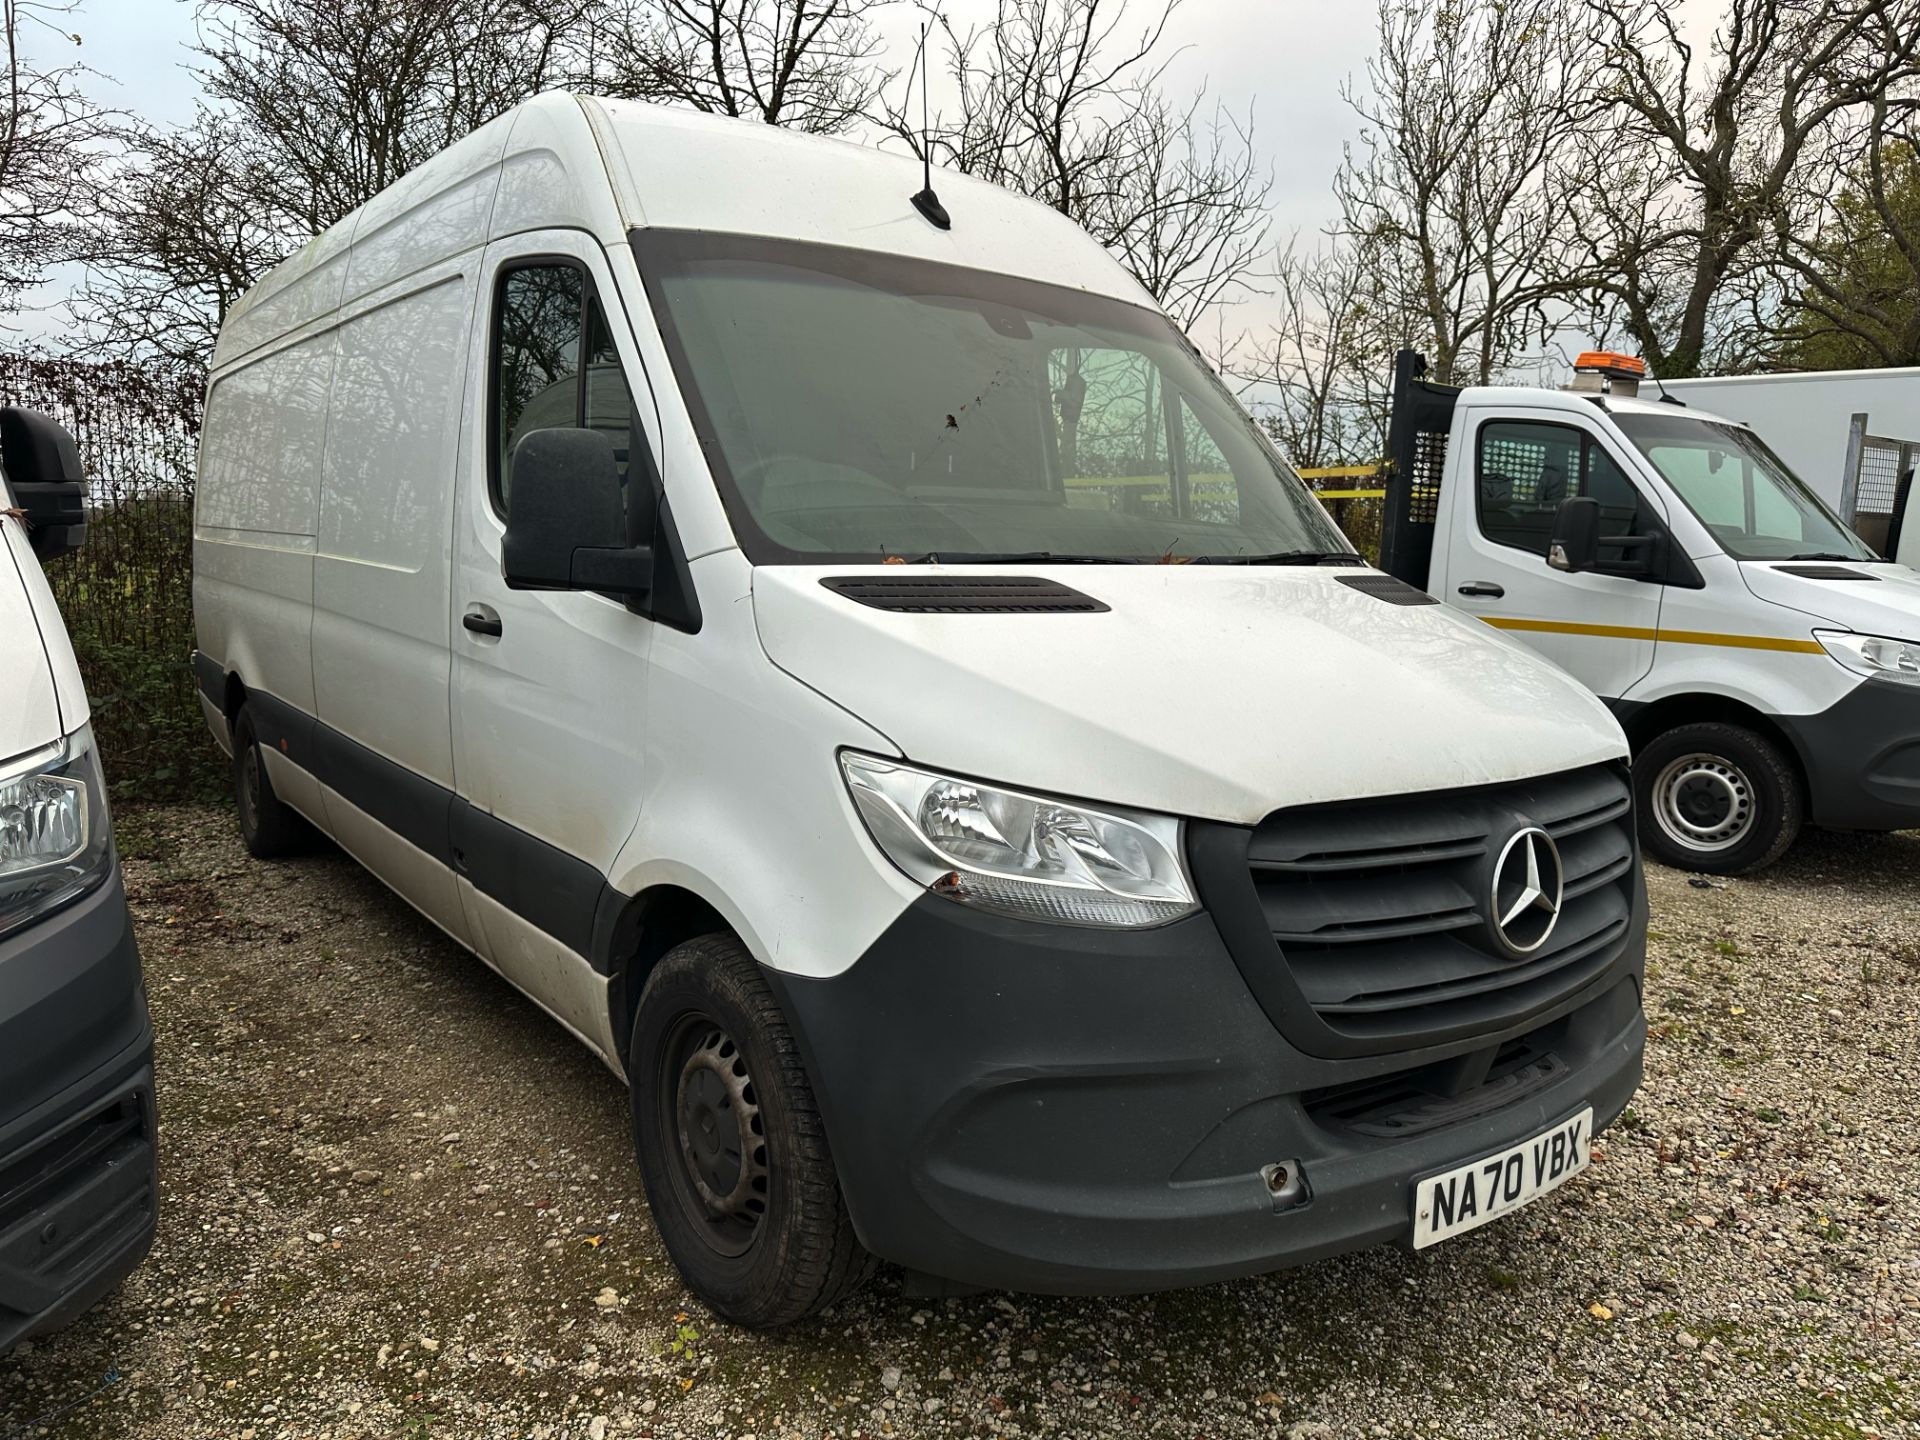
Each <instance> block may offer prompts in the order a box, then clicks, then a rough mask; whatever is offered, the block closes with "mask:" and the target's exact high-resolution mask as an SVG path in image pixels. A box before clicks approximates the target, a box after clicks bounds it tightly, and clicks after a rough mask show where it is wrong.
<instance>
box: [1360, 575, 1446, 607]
mask: <svg viewBox="0 0 1920 1440" xmlns="http://www.w3.org/2000/svg"><path fill="white" fill-rule="evenodd" d="M1334 578H1335V579H1336V580H1338V581H1339V582H1340V583H1341V584H1342V585H1346V586H1350V587H1351V588H1353V589H1355V590H1358V591H1359V592H1360V593H1361V594H1362V595H1371V596H1373V598H1374V599H1376V600H1384V601H1386V602H1387V603H1388V604H1389V605H1438V604H1439V603H1440V602H1439V601H1438V600H1436V599H1434V598H1433V596H1431V595H1429V594H1427V592H1426V591H1424V590H1416V589H1415V588H1414V587H1413V586H1411V585H1409V584H1407V582H1406V581H1404V580H1396V579H1394V578H1393V576H1391V575H1336V576H1335V577H1334Z"/></svg>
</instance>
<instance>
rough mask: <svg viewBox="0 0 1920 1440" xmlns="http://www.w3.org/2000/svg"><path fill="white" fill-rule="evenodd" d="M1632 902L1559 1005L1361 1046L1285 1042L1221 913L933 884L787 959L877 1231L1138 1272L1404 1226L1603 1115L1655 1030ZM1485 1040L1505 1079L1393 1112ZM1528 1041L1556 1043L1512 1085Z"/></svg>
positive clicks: (1089, 1278) (950, 1274)
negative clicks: (1140, 920)
mask: <svg viewBox="0 0 1920 1440" xmlns="http://www.w3.org/2000/svg"><path fill="white" fill-rule="evenodd" d="M1636 896H1637V899H1636V904H1635V911H1636V913H1635V915H1634V925H1633V931H1632V936H1633V938H1632V939H1631V941H1630V942H1629V944H1628V946H1627V950H1626V952H1625V953H1623V955H1622V956H1621V958H1620V961H1619V963H1617V964H1616V965H1614V966H1611V967H1610V968H1609V969H1608V971H1607V972H1606V973H1605V974H1604V975H1602V976H1600V977H1598V978H1597V979H1596V980H1595V981H1594V982H1593V983H1592V984H1590V985H1588V986H1586V987H1584V988H1583V989H1581V990H1580V991H1579V992H1577V993H1576V994H1573V995H1570V996H1567V997H1566V998H1565V999H1564V1001H1563V1002H1562V1003H1560V1004H1558V1005H1556V1006H1554V1007H1552V1008H1551V1009H1549V1010H1547V1011H1545V1012H1542V1013H1539V1014H1535V1015H1532V1016H1530V1017H1529V1018H1528V1019H1527V1020H1526V1021H1525V1022H1524V1023H1522V1024H1520V1025H1517V1026H1515V1027H1513V1028H1512V1029H1511V1030H1509V1031H1497V1032H1492V1033H1489V1034H1483V1035H1478V1036H1475V1037H1473V1039H1471V1040H1470V1041H1463V1042H1457V1043H1453V1044H1448V1045H1438V1046H1431V1047H1428V1048H1425V1049H1420V1050H1414V1051H1403V1052H1399V1053H1390V1054H1374V1055H1366V1056H1361V1057H1346V1058H1329V1057H1319V1056H1312V1055H1308V1054H1306V1053H1304V1052H1302V1051H1300V1050H1298V1049H1296V1048H1295V1047H1294V1046H1292V1045H1291V1044H1289V1043H1288V1041H1287V1040H1286V1039H1285V1038H1283V1036H1282V1035H1281V1034H1280V1032H1279V1031H1278V1030H1277V1029H1276V1028H1275V1025H1274V1023H1273V1022H1272V1021H1271V1020H1269V1019H1268V1017H1267V1014H1266V1013H1265V1012H1264V1011H1263V1010H1262V1008H1261V1006H1260V1004H1259V1003H1258V1002H1257V1001H1256V1000H1255V998H1254V996H1253V994H1252V993H1251V992H1250V991H1249V990H1248V988H1247V984H1246V982H1245V980H1244V979H1243V978H1242V974H1241V971H1240V969H1239V968H1238V967H1237V965H1236V964H1235V962H1234V959H1233V958H1232V956H1231V954H1230V953H1229V951H1228V949H1227V947H1226V946H1225V944H1224V943H1223V942H1222V940H1221V938H1220V934H1219V932H1218V931H1217V929H1216V928H1215V925H1214V922H1213V921H1212V919H1211V918H1209V917H1208V916H1207V915H1205V914H1202V915H1197V916H1194V917H1192V918H1189V919H1187V920H1183V921H1180V922H1178V923H1176V924H1173V925H1169V926H1165V927H1162V928H1159V929H1155V930H1144V931H1091V930H1076V929H1072V928H1068V927H1055V926H1045V925H1039V924H1033V923H1028V922H1021V921H1015V920H1008V919H1002V918H999V917H995V916H991V915H986V914H982V913H979V912H976V911H972V910H968V909H966V908H965V907H963V906H961V905H958V904H955V903H953V902H952V901H949V900H945V899H939V898H935V897H932V896H927V897H923V898H922V899H920V900H918V901H916V902H915V903H914V904H913V905H912V906H910V907H909V908H908V909H907V911H906V912H905V913H904V914H903V915H902V916H901V917H900V919H899V920H898V921H896V922H895V924H894V925H893V926H892V927H890V928H889V930H888V931H887V933H886V934H885V935H883V936H882V937H881V939H880V940H879V941H877V942H876V943H875V945H874V946H873V948H872V949H871V950H869V951H868V952H867V954H866V955H864V956H863V957H862V958H861V959H860V961H859V962H858V963H857V964H855V965H853V966H852V967H851V968H850V969H849V970H847V971H846V972H845V973H843V974H842V975H840V976H837V977H835V978H833V979H826V980H820V979H806V978H801V977H796V976H792V975H783V974H778V973H773V972H769V973H768V980H769V983H770V984H772V985H773V986H774V987H775V989H776V991H777V993H778V994H779V995H780V998H781V1000H782V1002H783V1004H784V1006H785V1008H786V1011H787V1014H788V1016H789V1018H790V1020H791V1022H792V1024H793V1026H794V1029H795V1031H796V1034H797V1036H798V1038H799V1043H800V1046H801V1049H802V1052H803V1054H804V1055H805V1057H806V1059H807V1062H808V1067H809V1071H810V1074H811V1076H812V1079H813V1083H814V1089H815V1092H816V1098H817V1099H818V1101H819V1104H820V1106H821V1110H822V1114H823V1117H824V1119H825V1122H826V1126H827V1135H828V1140H829V1141H830V1143H831V1144H832V1146H833V1151H834V1157H835V1161H836V1164H837V1165H838V1168H839V1171H840V1175H841V1180H842V1186H843V1189H844V1191H845V1194H846V1198H847V1203H848V1206H849V1209H850V1210H851V1212H852V1216H853V1221H854V1226H855V1228H856V1230H857V1231H858V1233H859V1235H860V1238H861V1240H862V1241H863V1243H865V1244H866V1246H867V1247H868V1248H869V1249H870V1250H872V1251H873V1252H874V1253H876V1254H878V1255H880V1256H881V1257H883V1258H884V1259H887V1260H891V1261H893V1262H895V1263H897V1264H901V1265H904V1266H906V1267H908V1268H910V1269H913V1270H916V1271H920V1272H923V1273H926V1274H929V1275H934V1276H938V1277H941V1278H943V1279H946V1280H951V1281H957V1282H961V1283H964V1284H971V1285H980V1286H987V1287H992V1288H1001V1289H1011V1290H1020V1291H1028V1292H1038V1293H1055V1294H1075V1293H1123V1292H1129V1291H1140V1290H1151V1289H1159V1288H1165V1287H1171V1286H1177V1285H1187V1284H1195V1283H1201V1282H1206V1281H1212V1280H1221V1279H1227V1278H1231V1277H1234V1276H1240V1275H1248V1274H1255V1273H1259V1272H1263V1271H1268V1270H1274V1269H1280V1268H1283V1267H1286V1266H1290V1265H1297V1264H1301V1263H1304V1262H1307V1261H1311V1260H1316V1259H1319V1258H1322V1257H1324V1256H1328V1255H1332V1254H1336V1253H1339V1252H1342V1251H1347V1250H1353V1249H1358V1248H1361V1247H1364V1246H1369V1245H1375V1244H1380V1243H1384V1242H1389V1241H1405V1240H1407V1239H1408V1237H1409V1236H1410V1232H1411V1208H1410V1196H1411V1188H1412V1187H1411V1183H1410V1182H1411V1181H1412V1179H1413V1178H1414V1177H1415V1176H1418V1175H1421V1174H1424V1173H1428V1172H1432V1171H1436V1170H1442V1169H1446V1168H1449V1167H1451V1166H1454V1165H1457V1164H1463V1163H1465V1162H1466V1161H1468V1160H1471V1159H1474V1158H1476V1157H1478V1156H1481V1155H1484V1154H1487V1153H1490V1152H1492V1151H1496V1150H1499V1149H1502V1148H1504V1147H1506V1146H1508V1145H1511V1144H1515V1143H1517V1142H1519V1141H1520V1140H1523V1139H1526V1138H1528V1137H1530V1136H1532V1135H1534V1134H1537V1133H1539V1132H1540V1131H1542V1130H1545V1129H1547V1128H1548V1127H1549V1126H1551V1125H1553V1124H1555V1123H1556V1122H1558V1121H1560V1120H1562V1119H1564V1118H1566V1117H1567V1116H1569V1115H1571V1114H1573V1113H1575V1112H1576V1111H1578V1110H1580V1109H1581V1108H1582V1107H1584V1106H1587V1105H1591V1106H1592V1107H1593V1111H1594V1119H1595V1125H1596V1128H1598V1127H1600V1126H1603V1125H1605V1124H1607V1123H1609V1122H1611V1121H1612V1120H1613V1119H1614V1118H1615V1117H1616V1116H1617V1115H1618V1114H1619V1113H1620V1111H1621V1109H1622V1108H1624V1107H1625V1105H1626V1104H1627V1101H1628V1099H1629V1098H1630V1097H1631V1096H1632V1094H1633V1091H1634V1089H1635V1088H1636V1087H1637V1085H1638V1084H1639V1079H1640V1069H1641V1057H1642V1051H1643V1048H1644V1044H1645V1034H1646V1027H1645V1022H1644V1020H1643V1018H1642V1015H1641V1007H1640V977H1641V975H1642V973H1643V969H1644V953H1645V939H1644V936H1645V926H1646V915H1645V901H1644V891H1643V890H1641V889H1640V888H1639V887H1637V886H1636ZM1528 1044H1531V1046H1532V1049H1531V1051H1529V1050H1527V1049H1526V1046H1527V1045H1528ZM1488 1052H1494V1053H1495V1056H1496V1058H1495V1061H1494V1064H1495V1069H1494V1071H1493V1075H1494V1077H1495V1078H1494V1079H1493V1080H1489V1081H1487V1082H1486V1083H1485V1084H1481V1085H1478V1088H1475V1086H1474V1085H1466V1086H1464V1087H1463V1086H1456V1087H1454V1088H1455V1089H1457V1090H1460V1091H1461V1093H1459V1094H1456V1095H1455V1096H1454V1097H1453V1098H1451V1099H1449V1100H1444V1101H1436V1100H1435V1099H1434V1096H1433V1095H1432V1094H1429V1095H1427V1097H1426V1100H1427V1102H1428V1104H1427V1107H1426V1109H1425V1110H1421V1102H1420V1100H1419V1098H1418V1095H1417V1094H1416V1098H1415V1099H1413V1100H1409V1101H1407V1102H1406V1103H1405V1105H1402V1106H1401V1110H1402V1111H1405V1110H1407V1109H1408V1108H1411V1109H1412V1110H1414V1111H1416V1112H1419V1118H1416V1119H1415V1120H1414V1121H1412V1122H1405V1123H1403V1122H1402V1121H1400V1120H1395V1119H1393V1115H1394V1113H1395V1104H1396V1102H1395V1101H1394V1100H1393V1097H1394V1096H1395V1095H1396V1094H1399V1095H1402V1096H1405V1095H1406V1094H1407V1093H1409V1091H1410V1090H1411V1091H1413V1092H1420V1091H1421V1090H1422V1087H1428V1088H1430V1089H1431V1090H1433V1091H1434V1092H1436V1093H1444V1092H1445V1091H1446V1090H1447V1089H1448V1076H1449V1074H1462V1073H1479V1074H1485V1073H1486V1072H1485V1070H1484V1069H1481V1070H1479V1071H1478V1072H1475V1070H1474V1066H1475V1064H1476V1060H1479V1061H1484V1060H1485V1059H1486V1058H1487V1056H1488ZM1528 1054H1532V1055H1534V1056H1535V1057H1536V1059H1537V1058H1538V1057H1539V1056H1541V1055H1545V1056H1547V1057H1548V1059H1547V1060H1540V1061H1539V1064H1538V1068H1537V1069H1535V1070H1532V1071H1528V1072H1526V1073H1524V1074H1521V1075H1520V1080H1519V1081H1515V1080H1512V1079H1511V1078H1510V1079H1509V1080H1508V1081H1504V1082H1499V1083H1496V1081H1498V1077H1499V1076H1500V1075H1501V1074H1502V1072H1503V1067H1505V1068H1507V1069H1511V1068H1512V1067H1514V1066H1516V1065H1519V1064H1520V1058H1516V1057H1522V1058H1524V1056H1526V1055H1528ZM1549 1061H1550V1063H1549ZM1520 1081H1524V1082H1525V1083H1520ZM1396 1087H1398V1088H1396ZM1436 1117H1438V1118H1437V1119H1436ZM1286 1161H1297V1162H1299V1164H1300V1166H1301V1167H1302V1168H1303V1170H1304V1174H1305V1178H1306V1184H1307V1187H1308V1192H1309V1193H1308V1198H1307V1199H1306V1200H1305V1201H1304V1202H1303V1203H1297V1204H1284V1203H1279V1202H1276V1199H1275V1197H1274V1195H1273V1194H1272V1193H1271V1191H1270V1190H1269V1188H1268V1182H1267V1179H1266V1178H1265V1176H1263V1173H1262V1170H1263V1167H1265V1166H1269V1165H1272V1164H1275V1163H1278V1162H1286Z"/></svg>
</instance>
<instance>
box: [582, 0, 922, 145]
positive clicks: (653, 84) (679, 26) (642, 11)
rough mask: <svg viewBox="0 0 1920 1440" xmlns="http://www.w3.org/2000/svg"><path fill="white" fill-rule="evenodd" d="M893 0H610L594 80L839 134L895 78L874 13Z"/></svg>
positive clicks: (597, 28) (595, 50) (598, 21)
mask: <svg viewBox="0 0 1920 1440" xmlns="http://www.w3.org/2000/svg"><path fill="white" fill-rule="evenodd" d="M889 3H891V0H611V3H609V4H607V5H606V6H605V7H604V8H602V9H601V10H600V11H599V13H598V14H597V15H596V17H595V20H594V25H593V40H592V55H591V58H590V60H589V62H588V65H589V70H590V73H591V74H592V75H593V77H594V80H595V82H596V84H598V85H599V86H601V87H603V88H606V89H609V90H611V91H613V92H615V93H618V94H622V95H629V96H633V97H635V98H638V99H643V100H659V101H665V102H668V103H675V104H683V105H691V106H693V107H694V108H695V109H697V110H705V111H708V112H709V113H712V114H716V115H731V116H735V117H737V118H744V119H749V120H763V121H765V122H766V123H767V124H769V125H785V126H789V127H791V128H792V129H795V130H807V131H812V132H814V133H817V134H827V135H831V134H838V133H839V132H841V131H844V130H846V129H848V128H849V127H851V126H852V125H854V124H855V123H856V122H858V121H859V120H860V119H861V118H862V117H863V116H865V115H866V114H867V113H868V112H869V110H871V109H872V108H873V106H874V104H875V103H876V101H877V100H878V97H879V95H880V92H881V90H882V88H883V87H884V86H885V85H886V83H887V81H888V80H889V79H891V78H892V76H891V74H890V73H889V72H888V71H886V70H884V69H882V68H881V66H880V64H879V61H878V58H877V57H878V55H879V53H880V37H879V36H878V34H877V33H876V32H875V31H874V28H873V24H872V15H873V13H874V12H875V11H877V10H880V9H882V8H884V7H885V6H886V5H887V4H889Z"/></svg>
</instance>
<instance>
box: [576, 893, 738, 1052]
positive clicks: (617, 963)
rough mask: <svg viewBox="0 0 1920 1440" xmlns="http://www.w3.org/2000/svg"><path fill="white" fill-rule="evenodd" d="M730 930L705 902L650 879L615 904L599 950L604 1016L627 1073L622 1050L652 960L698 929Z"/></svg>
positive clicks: (653, 963)
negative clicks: (604, 973)
mask: <svg viewBox="0 0 1920 1440" xmlns="http://www.w3.org/2000/svg"><path fill="white" fill-rule="evenodd" d="M732 933H733V926H731V925H730V924H728V923H727V920H726V917H725V916H723V915H722V914H721V913H720V912H719V911H718V910H716V909H715V908H714V907H713V905H712V904H711V903H709V902H708V901H707V900H705V899H703V898H701V897H700V896H699V895H696V894H695V893H694V892H693V891H691V890H688V889H685V888H684V887H682V886H679V885H656V886H655V887H653V888H652V889H650V890H644V891H642V892H641V893H640V894H638V895H635V896H633V897H632V898H631V899H629V900H627V901H626V903H625V904H624V905H622V906H621V908H620V910H619V912H618V913H617V914H616V915H615V916H614V918H613V920H612V922H611V923H610V925H608V927H607V929H606V937H607V938H606V941H605V947H604V949H603V950H602V951H601V953H603V954H605V955H606V956H608V957H609V967H608V983H607V1010H608V1018H609V1019H610V1020H611V1021H612V1022H613V1034H614V1036H615V1038H616V1039H617V1041H618V1043H619V1044H620V1046H621V1047H622V1052H623V1053H622V1055H621V1059H622V1060H623V1061H625V1062H626V1068H627V1071H628V1073H629V1074H631V1073H632V1070H633V1057H632V1056H631V1055H627V1054H625V1053H624V1051H625V1047H626V1045H627V1043H628V1037H629V1036H631V1035H632V1034H633V1017H634V1014H635V1012H636V1011H638V1010H639V1008H640V994H641V992H642V991H643V990H645V989H646V988H647V977H648V976H649V975H651V974H653V969H654V966H656V965H658V964H659V963H660V961H661V959H662V958H664V957H665V956H666V954H667V952H668V951H670V950H672V949H673V948H674V947H675V946H676V945H681V944H684V943H685V942H686V941H688V940H694V939H698V938H699V937H700V936H702V935H716V934H727V935H730V934H732Z"/></svg>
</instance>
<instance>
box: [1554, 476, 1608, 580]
mask: <svg viewBox="0 0 1920 1440" xmlns="http://www.w3.org/2000/svg"><path fill="white" fill-rule="evenodd" d="M1599 563H1600V502H1599V501H1598V500H1595V499H1594V498H1593V497H1592V496H1589V495H1577V496H1575V497H1574V498H1573V499H1571V500H1564V501H1562V502H1561V504H1560V509H1559V511H1558V512H1557V513H1556V514H1555V515H1554V517H1553V543H1552V544H1550V545H1549V546H1547V564H1549V565H1551V566H1552V567H1553V568H1554V569H1555V570H1564V571H1566V572H1567V573H1568V574H1569V575H1579V574H1582V573H1584V572H1585V571H1588V570H1592V569H1594V568H1595V567H1597V566H1598V565H1599Z"/></svg>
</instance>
